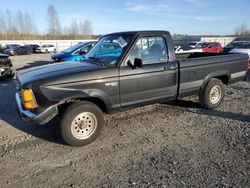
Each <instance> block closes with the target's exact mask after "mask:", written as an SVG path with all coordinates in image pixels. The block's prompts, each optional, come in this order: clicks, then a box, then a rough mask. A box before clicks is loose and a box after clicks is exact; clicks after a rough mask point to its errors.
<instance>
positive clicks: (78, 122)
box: [71, 112, 97, 140]
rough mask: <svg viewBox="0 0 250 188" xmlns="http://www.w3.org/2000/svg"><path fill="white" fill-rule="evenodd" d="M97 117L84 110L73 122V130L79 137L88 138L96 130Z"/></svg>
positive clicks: (76, 136)
mask: <svg viewBox="0 0 250 188" xmlns="http://www.w3.org/2000/svg"><path fill="white" fill-rule="evenodd" d="M96 127H97V119H96V117H95V115H94V114H92V113H90V112H83V113H81V114H79V115H77V116H76V117H75V118H74V119H73V121H72V123H71V132H72V134H73V136H74V137H75V138H77V139H80V140H82V139H87V138H89V137H90V136H91V135H92V134H93V133H94V132H95V130H96Z"/></svg>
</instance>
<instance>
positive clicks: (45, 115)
mask: <svg viewBox="0 0 250 188" xmlns="http://www.w3.org/2000/svg"><path fill="white" fill-rule="evenodd" d="M16 102H17V106H18V111H19V114H20V117H21V119H24V120H28V121H30V122H35V123H38V124H40V125H44V124H46V123H48V122H49V121H50V120H51V119H53V118H54V117H55V116H56V115H57V114H58V108H57V106H55V105H53V106H50V107H49V108H47V109H45V110H43V111H42V112H41V113H39V114H35V113H33V112H32V111H30V110H25V109H24V108H23V106H22V101H21V98H20V95H19V93H16Z"/></svg>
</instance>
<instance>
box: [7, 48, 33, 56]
mask: <svg viewBox="0 0 250 188" xmlns="http://www.w3.org/2000/svg"><path fill="white" fill-rule="evenodd" d="M3 53H4V54H8V55H12V56H14V55H29V54H31V49H30V47H27V46H16V47H12V48H9V49H5V50H4V51H3Z"/></svg>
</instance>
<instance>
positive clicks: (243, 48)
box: [229, 42, 250, 81]
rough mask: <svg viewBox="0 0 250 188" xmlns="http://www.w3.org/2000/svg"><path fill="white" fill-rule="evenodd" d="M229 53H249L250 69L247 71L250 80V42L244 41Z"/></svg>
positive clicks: (249, 65)
mask: <svg viewBox="0 0 250 188" xmlns="http://www.w3.org/2000/svg"><path fill="white" fill-rule="evenodd" d="M229 53H245V54H248V55H249V60H248V65H247V68H248V71H247V76H246V80H247V81H250V42H244V43H243V44H241V45H240V46H238V47H236V48H234V49H232V50H230V51H229Z"/></svg>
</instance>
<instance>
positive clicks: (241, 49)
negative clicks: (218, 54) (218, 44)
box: [229, 42, 250, 56]
mask: <svg viewBox="0 0 250 188" xmlns="http://www.w3.org/2000/svg"><path fill="white" fill-rule="evenodd" d="M229 53H247V54H248V55H249V56H250V42H249V43H244V44H241V45H240V46H238V47H236V48H234V49H232V50H230V51H229Z"/></svg>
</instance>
